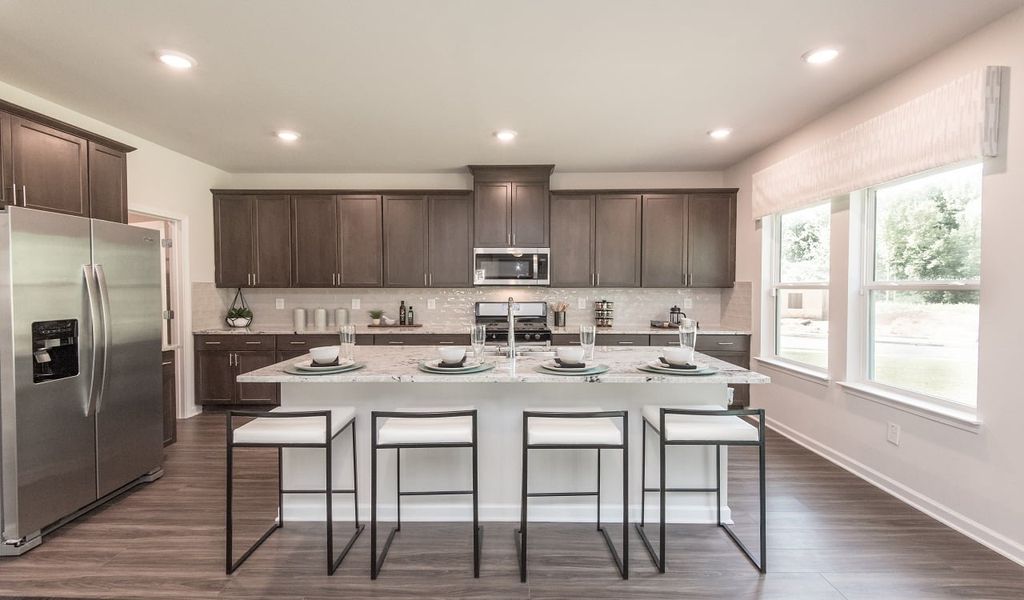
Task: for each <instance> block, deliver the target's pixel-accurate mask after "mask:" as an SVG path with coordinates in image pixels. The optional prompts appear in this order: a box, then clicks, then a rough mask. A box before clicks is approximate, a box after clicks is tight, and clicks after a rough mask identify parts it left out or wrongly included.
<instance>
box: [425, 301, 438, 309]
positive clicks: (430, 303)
mask: <svg viewBox="0 0 1024 600" xmlns="http://www.w3.org/2000/svg"><path fill="white" fill-rule="evenodd" d="M435 308H437V299H436V298H427V310H434V309H435Z"/></svg>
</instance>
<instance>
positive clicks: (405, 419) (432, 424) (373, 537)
mask: <svg viewBox="0 0 1024 600" xmlns="http://www.w3.org/2000/svg"><path fill="white" fill-rule="evenodd" d="M476 416H477V411H476V409H467V410H441V411H434V410H430V411H426V410H424V411H417V410H398V411H379V410H375V411H372V412H370V422H371V428H370V435H371V443H370V448H371V454H370V579H376V578H377V575H378V574H380V571H381V568H382V567H383V566H384V560H385V559H386V558H387V556H388V550H389V549H390V548H391V542H392V541H394V539H395V534H397V533H398V532H399V531H401V530H402V496H472V497H473V577H480V545H481V542H482V537H483V528H482V527H480V515H479V482H478V478H477V426H476V425H477V424H476ZM378 419H382V420H383V421H384V422H383V424H382V425H381V426H380V427H379V428H378V426H377V420H378ZM392 448H393V449H394V450H395V455H396V459H395V491H396V498H397V500H396V504H397V509H398V510H397V512H398V515H397V523H396V526H395V527H394V528H392V529H391V533H389V534H388V539H387V541H385V542H384V548H383V549H382V550H381V553H380V557H378V556H377V451H378V450H385V449H392ZM410 448H470V449H471V450H472V452H473V487H472V489H469V490H420V491H406V492H403V491H402V450H403V449H410Z"/></svg>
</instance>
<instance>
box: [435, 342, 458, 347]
mask: <svg viewBox="0 0 1024 600" xmlns="http://www.w3.org/2000/svg"><path fill="white" fill-rule="evenodd" d="M454 343H455V342H438V344H440V345H442V346H448V345H451V344H454Z"/></svg>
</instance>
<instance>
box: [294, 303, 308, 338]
mask: <svg viewBox="0 0 1024 600" xmlns="http://www.w3.org/2000/svg"><path fill="white" fill-rule="evenodd" d="M292 327H293V328H295V332H296V333H299V332H301V331H305V330H306V309H304V308H296V309H295V310H293V311H292Z"/></svg>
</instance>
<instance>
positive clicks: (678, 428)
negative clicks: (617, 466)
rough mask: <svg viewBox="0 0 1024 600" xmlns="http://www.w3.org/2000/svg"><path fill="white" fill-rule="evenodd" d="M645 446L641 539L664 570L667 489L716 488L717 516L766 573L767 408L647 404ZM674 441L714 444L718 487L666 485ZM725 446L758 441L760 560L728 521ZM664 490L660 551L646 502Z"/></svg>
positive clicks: (677, 443)
mask: <svg viewBox="0 0 1024 600" xmlns="http://www.w3.org/2000/svg"><path fill="white" fill-rule="evenodd" d="M741 417H757V426H754V425H751V424H750V423H748V422H747V421H746V420H745V419H742V418H741ZM643 420H644V427H643V436H642V438H643V442H642V443H643V450H642V452H641V456H642V459H641V465H642V467H641V468H642V471H641V476H640V482H641V483H640V485H641V487H642V488H643V491H644V494H643V497H642V498H641V501H640V523H639V524H637V525H636V531H637V533H639V534H640V540H641V541H642V542H643V543H644V546H645V547H646V548H647V553H648V554H650V555H651V560H652V561H653V562H654V566H656V567H658V571H660V572H662V573H664V572H665V494H666V493H677V492H682V493H714V494H715V507H716V511H715V513H716V521H717V524H718V526H719V527H721V528H722V529H724V530H725V532H726V533H727V534H728V535H729V538H730V539H732V541H733V542H735V543H736V545H737V546H738V547H739V549H740V550H742V551H743V554H745V555H746V557H747V558H748V559H749V560H750V562H751V563H753V565H754V566H755V567H757V569H758V570H759V571H761V572H762V573H765V572H766V562H765V480H764V475H765V473H764V409H761V408H758V409H736V410H731V409H730V410H725V409H722V408H720V407H717V406H689V407H681V406H673V407H663V406H645V407H644V409H643ZM648 427H650V428H651V429H652V430H653V431H654V433H655V435H657V436H658V444H659V453H658V454H659V457H660V459H659V460H660V465H659V466H660V469H661V477H660V482H659V484H658V487H655V488H649V487H647V428H648ZM668 446H714V447H715V487H712V488H669V487H666V486H665V448H666V447H668ZM722 446H757V448H758V474H759V484H760V486H759V491H758V497H759V499H760V509H761V523H760V551H761V554H760V560H756V559H755V558H754V555H753V554H752V553H751V551H750V549H749V548H747V546H746V545H745V544H744V543H743V542H742V541H740V539H739V537H737V536H736V533H735V532H733V530H732V528H730V527H729V526H728V525H727V524H725V523H723V522H722V461H721V458H722ZM650 492H658V494H659V500H660V507H661V509H660V510H659V515H658V520H659V539H658V551H655V550H654V546H653V545H652V544H651V542H650V540H649V539H647V533H646V532H645V531H644V525H645V522H644V507H645V505H646V502H644V499H646V495H647V494H648V493H650Z"/></svg>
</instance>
